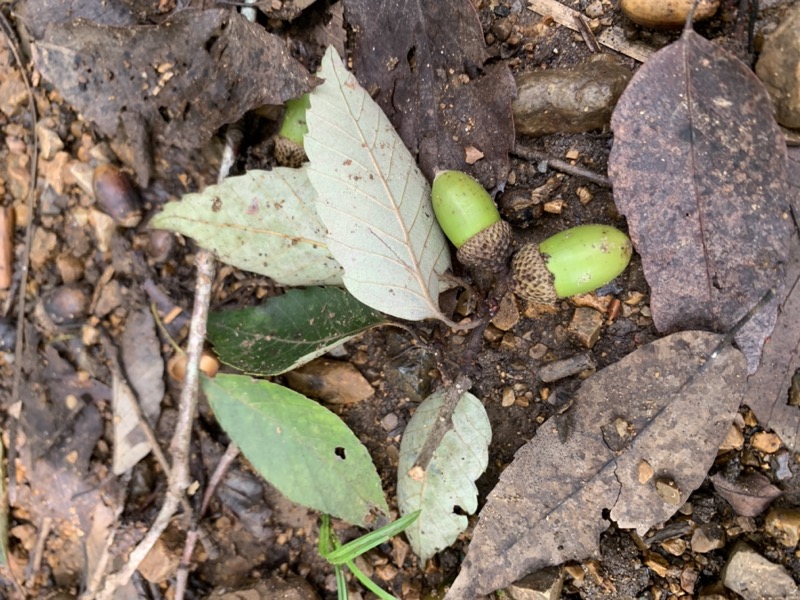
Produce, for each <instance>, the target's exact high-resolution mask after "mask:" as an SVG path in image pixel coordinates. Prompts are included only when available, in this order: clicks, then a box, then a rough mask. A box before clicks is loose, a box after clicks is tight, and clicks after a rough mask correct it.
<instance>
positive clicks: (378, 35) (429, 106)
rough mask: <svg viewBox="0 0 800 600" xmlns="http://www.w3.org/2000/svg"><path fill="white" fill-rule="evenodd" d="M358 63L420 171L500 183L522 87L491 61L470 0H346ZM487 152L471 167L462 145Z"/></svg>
mask: <svg viewBox="0 0 800 600" xmlns="http://www.w3.org/2000/svg"><path fill="white" fill-rule="evenodd" d="M345 8H346V11H345V16H346V18H347V21H348V23H349V24H350V25H351V26H352V27H353V32H354V35H353V39H354V48H353V69H354V71H355V73H356V75H357V77H358V78H359V81H361V84H362V85H363V86H364V87H366V88H367V89H375V90H377V95H376V96H375V99H376V101H377V102H378V104H379V105H380V106H381V108H382V109H383V110H384V111H385V112H386V114H387V115H388V116H389V119H390V120H391V122H392V123H393V124H394V126H395V128H396V129H397V131H398V133H399V134H400V137H402V138H403V141H404V142H405V144H406V146H407V147H408V148H409V149H410V150H411V153H412V154H413V155H415V156H417V157H418V160H419V164H420V167H421V169H422V172H423V173H424V174H425V176H426V177H427V178H428V179H433V177H434V175H435V174H436V171H437V170H446V169H455V170H459V171H466V172H469V173H470V174H472V175H473V176H475V177H476V178H477V179H478V180H479V181H480V182H481V183H482V184H483V185H484V187H486V188H487V189H492V188H495V187H498V186H499V187H502V186H503V184H504V183H505V180H506V175H507V174H508V152H509V150H510V149H511V147H512V146H513V145H514V124H513V120H512V117H511V101H512V100H513V99H514V96H515V95H516V91H517V86H516V84H515V83H514V78H513V77H512V75H511V72H510V70H509V68H508V65H507V64H506V63H505V62H500V63H496V64H492V65H487V64H486V61H487V60H488V59H489V54H488V53H487V51H486V45H485V44H484V41H483V29H482V28H481V25H480V22H479V20H478V15H477V13H476V12H475V8H474V6H473V5H472V3H471V2H469V0H441V1H438V2H416V3H413V2H398V1H397V0H380V1H377V2H376V1H375V0H345ZM466 146H475V147H477V148H480V149H481V151H482V152H483V153H484V154H485V155H486V157H485V158H484V159H483V160H481V161H479V162H477V163H475V164H474V165H472V166H470V165H471V164H472V163H468V162H467V160H466V157H465V156H464V147H466Z"/></svg>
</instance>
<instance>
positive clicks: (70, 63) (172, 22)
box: [34, 9, 314, 185]
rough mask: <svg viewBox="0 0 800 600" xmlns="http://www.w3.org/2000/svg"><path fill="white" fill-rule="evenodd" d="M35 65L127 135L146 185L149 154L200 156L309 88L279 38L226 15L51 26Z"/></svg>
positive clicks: (112, 129) (103, 126) (92, 114)
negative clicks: (221, 136)
mask: <svg viewBox="0 0 800 600" xmlns="http://www.w3.org/2000/svg"><path fill="white" fill-rule="evenodd" d="M154 55H155V56H158V57H159V60H153V56H154ZM265 55H267V56H269V57H270V60H267V61H265V60H264V59H263V57H264V56H265ZM34 57H35V60H36V66H37V68H38V69H39V70H40V71H41V72H42V75H44V77H45V78H46V79H48V80H49V81H50V82H51V83H52V84H53V85H54V86H55V87H57V88H58V90H59V91H60V92H61V94H62V95H63V96H64V98H65V99H66V100H67V101H68V102H70V103H71V104H72V105H74V106H75V107H76V108H77V109H78V110H79V111H80V112H81V114H82V115H83V116H84V117H85V118H86V119H88V120H90V121H92V122H94V123H95V124H96V125H97V127H98V128H99V130H100V131H101V132H102V133H103V134H105V135H106V136H109V137H114V136H116V135H117V133H118V130H119V129H121V130H122V131H124V133H125V136H126V137H127V139H128V140H129V141H130V142H131V144H132V145H134V146H136V147H134V149H133V152H134V153H135V154H136V153H138V154H139V155H141V156H140V158H141V159H142V161H140V164H136V165H132V166H134V167H135V168H136V171H137V175H138V177H139V180H140V183H141V184H142V185H146V183H147V179H146V178H145V177H144V175H145V174H147V175H148V176H149V166H150V164H151V162H152V158H153V157H152V156H151V151H152V150H154V151H155V158H158V157H159V155H160V154H159V152H160V151H163V149H164V147H170V146H175V147H177V148H181V149H183V150H193V149H195V148H198V147H200V146H202V145H203V144H205V143H206V142H208V141H209V140H210V139H211V137H212V136H213V135H214V134H215V132H216V131H217V130H218V129H219V128H220V127H222V126H223V125H225V124H227V123H233V122H236V121H237V120H238V119H240V118H241V117H242V116H243V115H244V114H245V113H246V112H247V111H249V110H253V109H255V108H258V107H261V106H263V105H265V104H282V103H283V102H285V101H286V100H289V99H291V98H296V97H298V96H300V95H302V94H303V93H304V92H307V91H309V89H310V88H311V86H312V85H313V83H314V80H313V78H312V77H311V76H309V74H308V72H307V71H306V69H305V67H303V65H301V64H300V63H299V62H298V61H296V60H295V59H294V58H292V57H291V56H290V54H289V51H288V48H287V46H286V43H285V42H284V41H283V40H282V39H280V38H279V37H278V36H275V35H273V34H271V33H268V32H267V31H265V30H264V29H263V28H262V27H260V26H258V25H256V24H253V23H250V22H248V21H247V20H246V19H244V18H242V17H241V16H239V15H237V14H235V13H232V12H230V11H229V10H225V9H209V10H202V11H200V10H180V11H176V12H175V13H174V14H173V15H172V16H171V17H170V18H169V19H167V20H165V21H164V22H162V23H160V24H158V25H146V26H132V25H128V26H125V27H112V26H107V25H99V24H96V23H93V22H91V21H84V20H80V19H79V20H75V21H71V22H69V23H63V24H54V25H51V26H50V27H49V28H48V29H47V30H46V31H45V35H44V38H43V39H42V40H40V41H37V43H36V44H35V45H34ZM242 73H248V76H247V77H242V76H241V74H242ZM133 74H135V75H133ZM98 98H102V99H103V101H102V102H98V100H97V99H98ZM145 169H146V170H147V172H146V173H145V172H144V171H143V170H145Z"/></svg>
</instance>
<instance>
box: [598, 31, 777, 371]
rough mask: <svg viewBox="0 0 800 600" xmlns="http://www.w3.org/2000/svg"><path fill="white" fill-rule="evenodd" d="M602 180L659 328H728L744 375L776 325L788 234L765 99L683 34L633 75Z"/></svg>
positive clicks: (748, 79)
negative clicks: (608, 182) (756, 309)
mask: <svg viewBox="0 0 800 600" xmlns="http://www.w3.org/2000/svg"><path fill="white" fill-rule="evenodd" d="M611 126H612V128H613V129H614V148H613V150H612V152H611V157H610V164H609V175H610V176H611V178H612V180H613V183H614V199H615V201H616V203H617V206H618V207H619V209H620V210H621V212H622V213H623V214H625V216H626V217H627V219H628V224H629V226H630V233H631V238H632V240H633V242H634V244H635V246H636V250H637V251H638V252H639V254H641V256H642V264H643V266H644V272H645V276H646V278H647V282H648V283H649V284H650V287H651V289H652V297H651V308H652V312H653V319H654V321H655V324H656V327H658V329H659V330H660V331H675V330H678V329H698V328H699V329H711V330H714V331H726V330H728V329H730V328H731V327H732V326H733V325H734V324H735V323H736V322H737V321H738V320H739V319H740V318H741V317H742V316H743V315H744V314H746V313H747V311H748V310H749V309H750V308H751V307H753V306H754V305H755V304H756V303H757V302H758V301H759V299H761V297H762V296H763V295H764V294H765V292H766V291H767V290H769V289H775V290H776V291H777V292H778V293H777V294H776V300H775V301H773V302H772V303H771V304H770V305H768V306H767V307H766V308H765V309H764V310H763V311H761V312H760V313H759V314H757V315H756V316H755V317H754V318H753V319H752V320H751V321H750V322H749V323H748V324H747V325H746V326H745V327H744V328H743V329H742V331H741V332H740V333H739V334H738V335H737V336H736V341H737V344H738V345H739V347H740V348H741V349H742V351H743V352H744V353H745V355H746V356H747V360H748V368H749V370H750V372H753V371H754V370H755V369H756V367H757V366H758V362H759V357H760V354H761V347H762V345H763V343H764V340H765V339H766V338H767V336H769V334H770V332H771V331H772V328H773V326H774V324H775V315H776V309H777V304H778V301H777V297H778V296H780V292H781V290H782V286H783V284H784V272H785V263H786V260H787V257H788V249H789V239H790V236H791V232H792V225H791V218H790V216H789V207H788V204H787V201H786V187H785V177H786V166H785V162H786V157H785V144H784V142H783V139H782V136H781V134H780V131H779V129H778V127H777V125H776V124H775V121H774V119H773V117H772V108H771V103H770V100H769V97H768V96H767V94H766V92H765V91H764V88H763V86H762V85H761V83H760V82H759V81H758V79H756V77H755V76H754V75H753V73H752V72H751V71H750V70H749V69H748V68H747V67H746V66H745V65H744V64H742V63H741V62H740V61H739V60H738V59H737V58H736V57H734V56H733V55H731V54H729V53H727V52H726V51H724V50H723V49H722V48H720V47H719V46H717V45H714V44H712V43H710V42H708V41H707V40H705V39H703V38H701V37H700V36H698V35H697V34H695V33H694V32H693V31H691V30H687V31H686V32H684V34H683V36H682V37H681V39H680V40H679V41H678V42H676V43H674V44H671V45H670V46H668V47H666V48H664V49H663V50H661V51H659V52H658V53H656V54H655V55H654V56H653V57H652V58H651V59H650V60H649V61H648V62H647V63H645V64H644V65H643V66H642V67H641V68H640V69H639V71H638V72H637V74H636V75H635V76H634V78H633V80H632V81H631V83H630V85H629V86H628V88H627V89H626V90H625V92H624V93H623V95H622V97H621V99H620V101H619V103H618V104H617V108H616V110H615V111H614V116H613V118H612V121H611Z"/></svg>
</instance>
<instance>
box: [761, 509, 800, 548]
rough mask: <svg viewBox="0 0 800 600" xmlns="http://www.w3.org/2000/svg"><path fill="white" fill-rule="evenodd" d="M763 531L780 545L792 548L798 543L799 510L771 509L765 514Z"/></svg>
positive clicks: (799, 537)
mask: <svg viewBox="0 0 800 600" xmlns="http://www.w3.org/2000/svg"><path fill="white" fill-rule="evenodd" d="M764 530H765V531H766V532H767V533H768V534H769V535H771V536H772V537H774V538H775V539H777V540H778V542H780V543H781V544H782V545H784V546H787V547H789V548H794V547H795V546H797V544H798V542H800V509H798V508H773V509H771V510H770V511H769V513H767V519H766V521H765V522H764Z"/></svg>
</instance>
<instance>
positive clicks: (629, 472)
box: [447, 331, 746, 600]
mask: <svg viewBox="0 0 800 600" xmlns="http://www.w3.org/2000/svg"><path fill="white" fill-rule="evenodd" d="M721 339H722V336H720V335H716V334H712V333H706V332H699V331H685V332H681V333H676V334H673V335H670V336H668V337H665V338H662V339H660V340H657V341H655V342H653V343H651V344H648V345H646V346H642V347H641V348H639V349H638V350H636V351H635V352H633V353H631V354H629V355H628V356H626V357H625V358H623V359H622V360H621V361H619V362H618V363H615V364H613V365H611V366H610V367H607V368H606V369H603V370H602V371H600V372H598V373H597V374H595V375H593V376H591V377H589V378H588V379H587V380H586V381H585V382H584V383H583V384H582V385H581V387H580V388H579V390H578V391H577V393H576V395H575V396H574V398H573V403H572V407H571V408H570V409H569V410H567V411H566V412H564V413H563V414H561V415H558V416H556V417H553V418H551V419H550V420H548V421H547V422H545V423H544V424H542V425H541V426H540V428H539V430H538V431H537V432H536V435H535V436H534V438H533V439H532V440H531V441H530V442H528V444H526V445H525V446H524V447H523V448H522V449H521V450H519V451H518V452H517V454H516V456H515V458H514V462H513V463H512V464H511V466H509V467H508V468H506V469H505V471H503V474H502V475H501V476H500V481H499V483H498V484H497V486H496V487H495V488H494V490H493V491H492V493H491V494H490V495H489V498H488V500H487V503H486V506H485V507H484V508H483V510H482V511H481V516H480V521H479V523H478V525H477V527H476V528H475V532H474V534H473V537H472V542H471V543H470V546H469V551H468V554H467V557H466V560H465V561H464V563H463V564H462V567H461V573H460V574H459V576H458V578H457V579H456V581H455V583H454V584H453V587H452V588H451V590H450V592H449V593H448V595H447V598H452V599H454V600H455V599H456V598H458V599H462V600H463V599H467V598H474V597H476V595H477V594H487V593H489V592H491V591H492V590H495V589H498V588H500V587H503V586H505V585H507V584H509V583H511V582H512V581H515V580H517V579H519V578H520V577H522V576H524V575H525V574H527V573H530V572H533V571H536V570H538V569H541V568H544V567H547V566H551V565H557V564H560V563H562V562H564V561H567V560H580V559H583V558H585V557H587V556H589V555H592V554H594V553H596V552H597V551H598V549H599V537H600V534H601V533H602V532H603V531H604V530H605V529H606V528H607V527H608V525H609V524H610V521H609V520H607V518H606V517H604V515H608V516H609V518H610V520H611V521H614V522H616V524H617V525H618V526H619V527H621V528H635V529H636V530H637V531H638V533H639V534H640V535H644V533H645V532H646V531H647V530H648V529H649V528H650V527H652V526H654V525H656V524H659V523H663V522H664V521H666V520H667V519H669V518H670V517H671V516H672V515H673V514H674V513H675V511H677V510H678V508H679V507H680V505H681V504H682V503H683V502H685V501H686V499H687V498H688V497H689V494H691V492H692V491H693V490H695V489H696V488H697V487H699V486H700V485H701V484H702V482H703V480H704V478H705V476H706V473H707V472H708V469H709V467H710V466H711V465H712V464H713V461H714V458H715V456H716V453H717V448H718V447H719V444H720V442H721V441H722V439H723V438H724V437H725V434H726V432H727V430H728V428H729V426H730V423H731V421H732V420H733V417H734V415H735V413H736V410H737V408H738V406H739V402H740V400H741V395H742V390H743V387H744V375H745V368H746V365H745V360H744V357H743V356H742V355H741V353H740V352H739V351H737V350H735V349H734V348H731V347H726V348H725V349H723V350H721V351H720V353H719V355H718V356H717V357H716V358H715V359H713V360H711V361H710V362H705V361H706V360H707V359H708V354H709V353H710V352H712V350H714V349H715V348H716V346H717V344H719V342H720V340H721ZM701 366H702V370H700V369H701ZM642 461H646V462H647V463H648V465H650V467H651V468H652V469H653V470H654V472H655V474H656V477H654V478H652V479H648V480H647V482H646V483H644V484H643V483H640V466H641V464H642ZM656 481H671V482H672V484H673V485H674V486H675V487H676V488H677V489H678V490H679V492H680V497H679V499H677V502H667V501H665V500H664V499H663V498H662V497H661V495H659V493H658V491H657V489H656V485H655V483H656Z"/></svg>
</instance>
